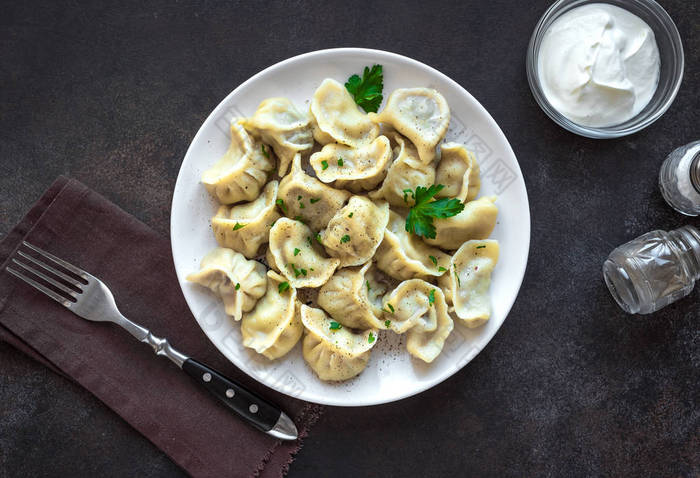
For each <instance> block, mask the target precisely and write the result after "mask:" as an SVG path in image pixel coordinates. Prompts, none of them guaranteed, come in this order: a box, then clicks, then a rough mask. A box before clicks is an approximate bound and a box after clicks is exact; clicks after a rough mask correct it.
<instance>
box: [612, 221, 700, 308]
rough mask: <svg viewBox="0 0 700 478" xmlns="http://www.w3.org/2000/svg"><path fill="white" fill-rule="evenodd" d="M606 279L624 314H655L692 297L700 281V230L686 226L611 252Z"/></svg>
mask: <svg viewBox="0 0 700 478" xmlns="http://www.w3.org/2000/svg"><path fill="white" fill-rule="evenodd" d="M603 277H604V278H605V283H606V284H607V285H608V289H610V293H611V294H612V296H613V298H614V299H615V301H616V302H617V303H618V304H619V305H620V307H622V309H624V310H625V312H627V313H630V314H650V313H652V312H655V311H657V310H659V309H661V308H662V307H665V306H667V305H668V304H670V303H671V302H675V301H677V300H678V299H680V298H682V297H685V296H686V295H688V294H690V292H691V291H692V290H693V286H694V285H695V281H697V280H698V279H700V231H698V230H697V229H696V228H695V227H693V226H685V227H681V228H680V229H675V230H673V231H669V232H666V231H651V232H648V233H646V234H644V235H642V236H639V237H638V238H637V239H634V240H632V241H630V242H628V243H627V244H623V245H621V246H619V247H617V248H615V250H613V251H612V252H611V253H610V256H609V257H608V259H607V260H606V261H605V263H604V264H603ZM698 309H699V310H700V307H698Z"/></svg>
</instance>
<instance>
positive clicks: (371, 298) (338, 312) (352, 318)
mask: <svg viewBox="0 0 700 478" xmlns="http://www.w3.org/2000/svg"><path fill="white" fill-rule="evenodd" d="M386 291H387V286H386V283H385V282H384V281H383V280H381V278H380V276H379V273H378V271H377V270H376V269H375V268H374V267H372V263H371V262H368V263H367V264H365V265H364V266H362V267H352V268H347V269H341V270H338V271H336V272H335V274H333V277H331V278H330V279H329V280H328V282H326V283H325V284H324V285H323V287H321V290H319V292H318V299H317V301H318V305H320V306H321V307H322V308H323V309H324V310H325V311H326V312H328V313H329V314H330V315H331V317H333V319H334V320H336V321H337V322H339V323H341V324H343V325H344V326H345V327H352V328H355V329H369V328H384V320H383V319H382V297H383V296H384V294H385V293H386Z"/></svg>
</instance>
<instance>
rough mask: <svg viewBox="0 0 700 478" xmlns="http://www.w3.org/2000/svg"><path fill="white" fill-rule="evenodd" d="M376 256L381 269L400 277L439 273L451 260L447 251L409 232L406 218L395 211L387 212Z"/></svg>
mask: <svg viewBox="0 0 700 478" xmlns="http://www.w3.org/2000/svg"><path fill="white" fill-rule="evenodd" d="M375 257H376V259H377V267H379V269H380V270H382V271H383V272H385V273H387V274H389V275H390V276H391V277H393V278H395V279H399V280H407V279H413V278H424V277H428V276H434V277H438V276H441V275H442V274H444V272H445V270H447V264H449V262H450V256H449V255H448V254H445V253H444V252H442V251H441V250H440V249H436V248H434V247H430V246H428V245H426V244H425V243H424V242H422V241H421V240H420V239H419V238H418V237H417V236H414V235H412V234H410V233H408V232H407V231H406V219H405V218H404V217H401V216H399V215H398V214H397V213H395V212H394V211H389V223H388V224H387V226H386V229H385V230H384V239H383V240H382V242H381V244H379V248H377V253H376V254H375ZM433 259H435V261H433ZM441 267H442V269H440V268H441ZM443 269H444V270H443Z"/></svg>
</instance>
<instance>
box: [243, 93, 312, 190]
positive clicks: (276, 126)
mask: <svg viewBox="0 0 700 478" xmlns="http://www.w3.org/2000/svg"><path fill="white" fill-rule="evenodd" d="M239 123H240V124H241V125H242V126H243V127H244V128H245V129H246V130H247V131H248V132H250V133H251V134H254V135H256V136H258V137H260V138H261V139H262V140H263V141H264V142H265V143H267V144H269V145H270V146H272V149H273V150H274V151H275V155H276V156H277V157H278V158H279V161H280V164H279V175H280V176H284V175H285V173H286V172H287V168H288V167H289V163H291V162H292V159H293V158H294V155H295V154H296V153H301V152H304V151H309V150H310V149H311V148H312V147H313V145H314V139H313V136H312V134H311V118H309V116H308V115H307V114H305V113H301V112H299V111H298V110H297V109H296V108H295V107H294V104H292V102H291V101H289V100H288V99H287V98H281V97H278V98H268V99H266V100H264V101H263V102H262V103H260V106H258V109H257V110H255V114H254V115H253V116H252V117H251V118H243V119H241V120H239Z"/></svg>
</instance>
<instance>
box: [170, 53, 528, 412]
mask: <svg viewBox="0 0 700 478" xmlns="http://www.w3.org/2000/svg"><path fill="white" fill-rule="evenodd" d="M377 63H378V64H381V65H383V66H384V94H385V98H386V97H387V96H388V94H389V93H390V92H391V91H393V90H394V89H396V88H403V87H418V86H424V87H431V88H435V89H437V90H438V91H439V92H441V93H442V94H443V95H444V96H445V98H446V99H447V102H448V104H449V105H450V110H451V111H452V119H451V121H450V130H449V132H448V134H447V140H450V141H459V142H462V143H464V144H466V145H467V147H468V148H469V149H471V150H472V151H474V152H475V153H476V156H477V159H478V161H479V164H480V165H481V180H482V189H481V195H489V194H497V195H498V196H499V199H498V201H497V203H496V204H497V205H498V206H499V209H500V211H499V220H498V224H497V225H496V229H495V230H494V232H493V234H492V237H493V238H495V239H498V241H499V242H500V246H501V249H500V252H501V255H500V259H499V262H498V265H497V266H496V269H495V271H494V273H493V282H492V284H491V300H492V303H493V314H492V317H491V320H489V322H487V324H486V325H484V326H483V327H481V328H478V329H467V328H466V327H463V326H462V325H460V324H455V330H454V332H453V333H452V334H451V336H450V337H449V339H448V340H447V342H446V344H445V348H444V350H443V352H442V354H440V356H439V357H438V358H437V359H436V360H435V361H434V362H433V363H432V364H425V363H423V362H421V361H420V360H416V359H412V358H411V357H410V356H409V355H408V353H407V352H406V350H405V346H404V340H405V339H404V338H403V336H397V335H395V334H393V333H389V332H383V333H382V334H381V335H380V337H379V341H378V343H377V345H376V346H375V347H374V349H373V350H372V357H371V359H370V361H369V364H368V366H367V368H366V369H365V370H364V371H363V372H362V373H361V374H360V375H359V376H358V377H355V378H354V379H351V380H348V381H346V382H342V383H325V382H322V381H321V380H319V379H318V378H317V377H316V375H315V374H314V373H313V371H312V370H311V369H310V368H309V367H308V366H307V365H306V364H305V363H304V360H303V358H302V355H301V343H299V344H297V345H296V347H295V348H294V349H293V350H292V351H291V352H290V353H289V354H288V355H287V356H286V357H284V358H282V359H278V360H276V361H273V362H271V361H269V360H268V359H266V358H265V357H262V356H258V355H257V354H256V353H255V352H253V351H251V350H249V349H246V348H244V347H243V346H242V344H241V334H240V327H239V324H238V323H235V322H234V321H233V320H230V319H228V318H227V317H226V316H225V314H224V311H223V307H222V305H221V303H220V302H219V300H218V299H217V298H215V297H214V296H213V295H212V294H211V293H209V292H208V291H207V290H205V289H204V288H203V287H200V286H197V285H194V284H191V283H188V282H187V281H186V280H185V276H186V275H187V274H188V273H190V272H192V271H195V270H197V269H198V267H199V260H200V259H201V258H202V256H204V254H206V253H207V252H208V251H209V250H210V249H212V248H213V247H216V241H215V240H214V235H213V234H212V231H211V226H210V223H209V220H210V218H211V217H212V216H213V215H214V213H215V211H216V207H217V206H216V204H215V202H214V201H213V200H212V199H211V198H210V197H209V195H208V194H207V192H206V191H205V189H204V186H203V185H202V184H201V183H200V181H199V180H200V176H201V174H202V172H203V171H204V170H205V169H207V168H209V167H210V166H211V165H212V164H213V163H214V162H215V161H216V160H217V159H218V158H219V157H220V156H221V155H223V154H224V152H225V151H226V149H227V148H228V145H229V132H228V124H229V121H230V119H231V118H232V117H234V116H250V115H252V114H253V112H254V111H255V109H256V108H257V106H258V104H259V103H260V102H261V101H262V100H263V99H265V98H267V97H270V96H286V97H288V98H290V99H291V100H292V101H293V102H294V103H295V104H296V105H297V107H298V108H300V109H301V108H303V109H307V108H308V103H309V100H310V98H311V96H312V94H313V92H314V90H315V89H316V87H317V86H318V85H319V84H320V83H321V81H322V80H323V79H324V78H334V79H336V80H338V81H340V82H345V81H346V79H347V78H348V77H349V76H350V75H352V74H353V73H361V72H362V69H363V67H364V66H365V65H373V64H377ZM171 237H172V248H173V258H174V260H175V269H176V271H177V276H178V280H179V281H180V286H181V287H182V291H183V293H184V295H185V299H186V300H187V303H188V304H189V306H190V309H191V310H192V314H193V315H194V316H195V318H196V319H197V322H198V323H199V325H200V326H201V327H202V330H204V332H205V333H206V334H207V336H208V337H209V339H210V340H211V341H212V342H213V343H214V345H216V347H217V348H218V349H219V350H220V351H221V352H222V353H223V354H224V355H225V356H226V357H227V358H228V359H229V360H231V361H232V362H233V363H234V364H235V365H236V366H238V367H239V368H240V369H241V370H243V371H244V372H245V373H247V374H248V375H250V376H251V377H253V378H255V379H256V380H258V381H260V382H262V383H264V384H266V385H268V386H269V387H271V388H273V389H275V390H278V391H280V392H282V393H286V394H288V395H291V396H294V397H297V398H301V399H303V400H308V401H310V402H316V403H323V404H329V405H343V406H359V405H374V404H379V403H386V402H391V401H394V400H399V399H401V398H404V397H408V396H411V395H414V394H416V393H419V392H422V391H423V390H426V389H428V388H430V387H432V386H434V385H436V384H438V383H440V382H442V381H443V380H445V379H446V378H448V377H449V376H451V375H452V374H454V373H455V372H457V371H458V370H460V369H461V368H462V367H464V366H465V365H466V364H467V363H469V361H470V360H472V359H473V358H474V357H475V356H476V355H477V354H478V353H479V352H480V351H481V349H483V348H484V347H485V346H486V344H487V343H488V342H489V340H491V338H492V337H493V336H494V334H495V333H496V331H498V328H499V327H500V326H501V324H502V323H503V321H504V320H505V318H506V315H508V312H509V311H510V308H511V306H512V305H513V302H514V301H515V297H516V296H517V295H518V290H519V289H520V284H521V282H522V280H523V275H524V274H525V265H526V263H527V256H528V251H529V244H530V210H529V208H528V201H527V192H526V190H525V183H524V182H523V178H522V174H521V173H520V167H519V166H518V161H517V160H516V159H515V155H514V154H513V150H512V149H511V147H510V145H509V144H508V141H507V140H506V138H505V136H504V135H503V133H502V132H501V130H500V128H499V127H498V125H497V124H496V122H495V121H494V120H493V118H491V116H490V115H489V114H488V112H487V111H486V110H485V109H484V108H483V107H482V106H481V105H480V104H479V102H478V101H476V100H475V99H474V98H473V97H472V96H471V95H470V94H469V93H467V91H465V90H464V88H462V87H461V86H459V85H458V84H457V83H455V82H454V81H452V80H451V79H449V78H448V77H446V76H445V75H443V74H442V73H440V72H439V71H437V70H435V69H433V68H431V67H429V66H426V65H424V64H423V63H419V62H417V61H415V60H412V59H410V58H406V57H404V56H400V55H396V54H394V53H387V52H384V51H378V50H365V49H360V48H341V49H333V50H322V51H315V52H312V53H307V54H304V55H300V56H296V57H294V58H290V59H288V60H285V61H283V62H281V63H277V64H276V65H273V66H271V67H269V68H267V69H266V70H264V71H261V72H260V73H258V74H257V75H255V76H253V77H252V78H250V79H249V80H248V81H246V82H245V83H243V84H242V85H240V86H239V87H238V88H236V89H235V90H234V91H233V92H232V93H231V94H229V95H228V96H227V97H226V98H225V99H224V100H223V101H222V102H221V103H220V104H219V106H217V107H216V109H215V110H214V111H213V112H212V113H211V115H209V117H208V118H207V120H206V121H205V122H204V124H203V125H202V127H201V128H200V129H199V131H198V132H197V135H196V136H195V137H194V140H193V141H192V144H191V145H190V148H189V149H188V151H187V154H186V155H185V159H184V161H183V162H182V166H181V168H180V174H179V175H178V178H177V184H176V185H175V192H174V195H173V205H172V222H171Z"/></svg>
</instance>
